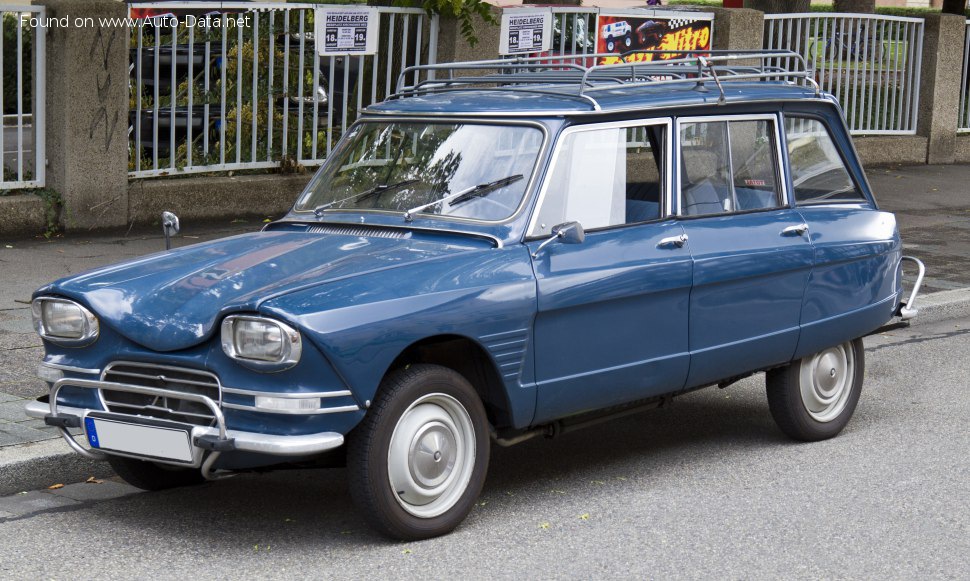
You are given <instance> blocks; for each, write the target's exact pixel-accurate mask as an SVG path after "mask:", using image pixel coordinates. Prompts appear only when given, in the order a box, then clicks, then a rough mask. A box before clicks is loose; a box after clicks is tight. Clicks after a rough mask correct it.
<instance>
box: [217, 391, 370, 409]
mask: <svg viewBox="0 0 970 581" xmlns="http://www.w3.org/2000/svg"><path fill="white" fill-rule="evenodd" d="M222 392H223V393H231V394H234V395H249V396H252V397H279V398H285V399H298V398H305V397H319V398H321V399H326V398H328V397H350V396H352V395H354V394H353V393H351V392H350V390H349V389H343V390H340V391H314V392H305V393H301V392H285V393H277V392H275V391H252V390H248V389H236V388H233V387H223V388H222ZM227 405H228V404H227Z"/></svg>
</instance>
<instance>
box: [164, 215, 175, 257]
mask: <svg viewBox="0 0 970 581" xmlns="http://www.w3.org/2000/svg"><path fill="white" fill-rule="evenodd" d="M178 233H179V217H178V216H176V215H175V214H173V213H171V212H162V234H165V250H171V249H172V235H173V234H178Z"/></svg>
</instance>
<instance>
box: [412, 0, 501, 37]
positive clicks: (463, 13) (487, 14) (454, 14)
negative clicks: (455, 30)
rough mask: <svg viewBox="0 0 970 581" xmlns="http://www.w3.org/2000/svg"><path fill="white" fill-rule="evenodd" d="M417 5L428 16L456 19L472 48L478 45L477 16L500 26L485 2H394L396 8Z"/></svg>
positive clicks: (445, 0)
mask: <svg viewBox="0 0 970 581" xmlns="http://www.w3.org/2000/svg"><path fill="white" fill-rule="evenodd" d="M416 4H420V6H421V8H423V9H424V11H425V12H427V13H428V16H432V15H434V14H437V15H438V16H444V17H447V18H454V19H456V20H457V21H458V27H459V30H461V35H462V37H463V38H464V39H465V40H466V41H468V44H470V45H471V46H475V45H476V44H478V37H477V36H475V20H474V18H475V16H478V17H480V18H481V19H482V20H484V21H485V22H486V23H488V24H498V19H497V18H495V15H494V14H492V9H491V4H488V3H486V2H483V1H482V0H420V2H418V1H417V0H395V1H394V5H395V6H414V5H416Z"/></svg>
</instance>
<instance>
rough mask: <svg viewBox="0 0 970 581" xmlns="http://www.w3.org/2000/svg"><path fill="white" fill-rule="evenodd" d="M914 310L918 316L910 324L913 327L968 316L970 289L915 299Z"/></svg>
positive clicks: (969, 310)
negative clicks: (917, 312)
mask: <svg viewBox="0 0 970 581" xmlns="http://www.w3.org/2000/svg"><path fill="white" fill-rule="evenodd" d="M916 309H917V310H918V311H919V314H917V316H916V318H915V319H913V320H912V321H911V322H910V325H912V326H914V327H915V326H919V325H926V324H929V323H936V322H938V321H942V320H945V319H955V318H958V317H965V316H968V315H970V287H968V288H961V289H956V290H948V291H941V292H937V293H933V294H929V295H923V296H919V297H916Z"/></svg>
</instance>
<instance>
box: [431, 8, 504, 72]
mask: <svg viewBox="0 0 970 581" xmlns="http://www.w3.org/2000/svg"><path fill="white" fill-rule="evenodd" d="M491 10H492V15H494V16H495V20H496V21H498V22H500V21H501V20H502V9H501V8H498V7H496V6H492V7H491ZM439 22H440V27H439V29H438V62H439V63H450V62H456V61H480V60H490V59H497V58H498V45H499V38H498V37H499V32H500V31H501V27H500V26H499V25H498V24H489V23H487V22H485V21H484V20H483V19H482V18H481V17H479V16H475V17H474V22H475V24H474V28H475V36H476V37H478V43H477V44H476V45H475V46H471V45H470V44H468V41H467V40H465V38H464V37H463V36H462V35H461V26H460V24H459V22H458V21H457V20H456V19H454V18H441V20H440V21H439Z"/></svg>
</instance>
